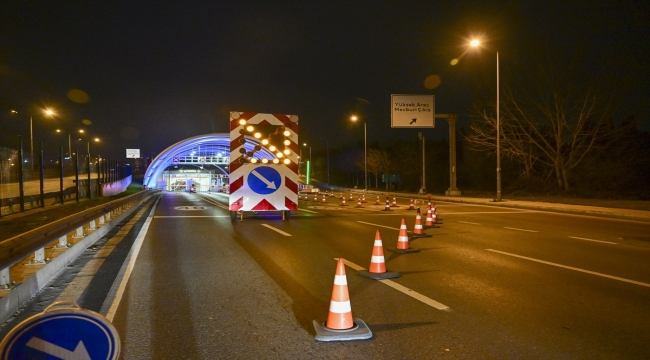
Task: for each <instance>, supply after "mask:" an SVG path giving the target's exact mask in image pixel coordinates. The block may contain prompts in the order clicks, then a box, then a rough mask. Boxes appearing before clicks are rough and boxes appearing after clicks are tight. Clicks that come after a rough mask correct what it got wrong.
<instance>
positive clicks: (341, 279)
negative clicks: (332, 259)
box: [334, 275, 348, 285]
mask: <svg viewBox="0 0 650 360" xmlns="http://www.w3.org/2000/svg"><path fill="white" fill-rule="evenodd" d="M347 284H348V279H347V277H346V276H345V275H334V285H347Z"/></svg>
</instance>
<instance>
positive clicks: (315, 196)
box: [314, 194, 318, 202]
mask: <svg viewBox="0 0 650 360" xmlns="http://www.w3.org/2000/svg"><path fill="white" fill-rule="evenodd" d="M314 202H318V194H314Z"/></svg>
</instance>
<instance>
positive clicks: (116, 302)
mask: <svg viewBox="0 0 650 360" xmlns="http://www.w3.org/2000/svg"><path fill="white" fill-rule="evenodd" d="M160 199H161V197H158V199H156V203H155V204H153V207H152V208H151V212H150V213H149V216H148V217H147V220H145V222H144V224H143V225H142V228H141V229H140V233H139V234H138V237H137V238H136V239H135V242H134V244H133V247H132V248H131V251H130V254H129V263H128V265H127V266H126V269H125V271H124V276H123V277H122V281H121V282H120V285H119V287H118V288H117V291H116V292H115V298H113V303H112V304H111V306H110V307H109V308H108V311H107V312H106V319H108V321H110V322H113V318H114V317H115V313H117V308H118V307H119V306H120V301H122V296H123V295H124V290H125V289H126V284H127V283H128V282H129V278H130V277H131V272H132V271H133V267H135V260H136V259H137V258H138V254H139V253H140V248H141V247H142V242H143V240H144V237H145V236H147V232H148V231H149V225H150V224H151V220H152V219H153V214H154V213H155V212H156V208H157V207H158V202H159V201H160ZM120 272H121V270H120ZM118 276H119V275H118ZM115 280H117V279H115ZM103 307H104V306H103V305H102V308H103Z"/></svg>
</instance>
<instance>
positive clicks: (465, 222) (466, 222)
mask: <svg viewBox="0 0 650 360" xmlns="http://www.w3.org/2000/svg"><path fill="white" fill-rule="evenodd" d="M459 223H463V224H471V225H483V224H479V223H474V222H469V221H459Z"/></svg>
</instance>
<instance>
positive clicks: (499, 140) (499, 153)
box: [469, 39, 501, 201]
mask: <svg viewBox="0 0 650 360" xmlns="http://www.w3.org/2000/svg"><path fill="white" fill-rule="evenodd" d="M469 45H470V46H471V47H474V48H477V47H479V46H480V45H481V42H480V41H479V40H477V39H474V40H472V41H470V43H469ZM496 53H497V119H496V120H497V198H496V199H494V201H501V122H500V119H499V52H498V51H497V52H496Z"/></svg>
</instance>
